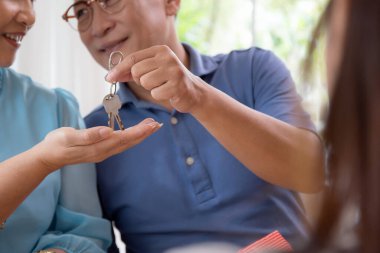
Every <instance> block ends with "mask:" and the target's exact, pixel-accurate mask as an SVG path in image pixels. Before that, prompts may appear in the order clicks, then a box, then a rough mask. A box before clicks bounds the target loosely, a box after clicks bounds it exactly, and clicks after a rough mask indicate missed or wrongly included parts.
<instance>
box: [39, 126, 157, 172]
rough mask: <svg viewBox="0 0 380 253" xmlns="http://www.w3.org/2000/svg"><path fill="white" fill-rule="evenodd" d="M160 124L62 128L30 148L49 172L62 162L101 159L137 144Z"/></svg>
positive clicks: (64, 163) (60, 165)
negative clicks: (123, 127) (113, 128)
mask: <svg viewBox="0 0 380 253" xmlns="http://www.w3.org/2000/svg"><path fill="white" fill-rule="evenodd" d="M160 127H161V125H160V124H159V123H157V122H156V121H154V120H153V119H145V120H144V121H142V122H140V123H139V124H137V125H135V126H132V127H130V128H127V129H125V130H124V131H113V130H112V129H111V128H109V127H103V126H100V127H94V128H89V129H83V130H76V129H74V128H69V127H62V128H59V129H56V130H54V131H52V132H51V133H49V134H48V135H47V136H46V137H45V139H44V140H43V141H42V142H40V143H39V144H38V145H36V146H35V147H33V150H34V152H35V154H36V155H37V157H38V159H39V161H40V163H41V165H42V166H43V167H44V168H46V169H47V172H48V173H50V172H52V171H54V170H56V169H58V168H60V167H62V166H64V165H69V164H77V163H86V162H100V161H102V160H104V159H106V158H108V157H110V156H112V155H115V154H118V153H120V152H122V151H124V150H126V149H128V148H130V147H132V146H134V145H136V144H138V143H140V142H141V141H142V140H144V139H145V138H147V137H148V136H150V135H151V134H152V133H154V132H155V131H156V130H158V129H159V128H160Z"/></svg>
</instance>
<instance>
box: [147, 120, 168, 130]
mask: <svg viewBox="0 0 380 253" xmlns="http://www.w3.org/2000/svg"><path fill="white" fill-rule="evenodd" d="M147 125H148V126H150V127H152V129H153V130H157V129H160V128H161V127H162V126H163V125H164V124H163V123H158V122H156V121H155V122H151V123H149V124H147Z"/></svg>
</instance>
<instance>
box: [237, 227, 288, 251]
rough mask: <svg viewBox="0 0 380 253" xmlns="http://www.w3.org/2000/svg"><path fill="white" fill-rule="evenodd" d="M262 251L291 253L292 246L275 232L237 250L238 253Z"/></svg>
mask: <svg viewBox="0 0 380 253" xmlns="http://www.w3.org/2000/svg"><path fill="white" fill-rule="evenodd" d="M263 250H281V251H293V248H292V246H291V245H290V244H289V242H288V241H286V239H285V238H284V237H283V236H282V235H281V234H280V232H278V231H277V230H276V231H274V232H272V233H270V234H269V235H267V236H265V237H263V238H261V239H260V240H258V241H256V242H254V243H252V244H250V245H248V246H247V247H245V248H243V249H241V250H239V252H238V253H259V252H262V251H263Z"/></svg>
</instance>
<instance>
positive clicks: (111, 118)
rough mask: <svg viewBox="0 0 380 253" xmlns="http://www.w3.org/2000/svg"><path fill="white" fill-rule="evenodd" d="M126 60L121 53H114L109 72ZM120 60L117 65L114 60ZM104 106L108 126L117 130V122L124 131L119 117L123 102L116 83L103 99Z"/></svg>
mask: <svg viewBox="0 0 380 253" xmlns="http://www.w3.org/2000/svg"><path fill="white" fill-rule="evenodd" d="M123 58H124V55H123V53H122V52H120V51H116V52H112V53H111V55H110V58H109V61H108V70H109V71H111V69H112V68H113V67H115V66H116V65H117V64H119V63H120V62H121V61H122V60H123ZM115 59H118V61H117V62H116V63H115V62H114V60H115ZM103 106H104V109H105V110H106V112H107V114H108V126H109V127H110V128H112V129H114V130H115V120H116V122H117V124H118V125H119V128H120V130H124V125H123V122H122V121H121V118H120V116H119V109H120V108H121V102H120V98H119V96H118V95H117V94H116V82H114V83H112V84H111V86H110V93H109V94H108V95H106V96H105V97H104V99H103Z"/></svg>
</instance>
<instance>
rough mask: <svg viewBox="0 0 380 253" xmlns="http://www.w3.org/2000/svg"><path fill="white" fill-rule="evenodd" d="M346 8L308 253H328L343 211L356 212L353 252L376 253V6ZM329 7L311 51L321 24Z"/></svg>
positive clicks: (379, 227) (379, 157)
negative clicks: (321, 190) (312, 252)
mask: <svg viewBox="0 0 380 253" xmlns="http://www.w3.org/2000/svg"><path fill="white" fill-rule="evenodd" d="M345 1H348V2H349V8H348V14H347V25H346V27H347V31H346V37H345V40H344V42H343V54H342V60H341V65H340V67H339V69H338V72H337V73H336V76H337V78H336V81H335V84H334V92H333V96H332V98H331V100H330V109H329V114H328V118H327V123H326V127H325V131H324V133H323V136H324V140H325V143H326V147H327V151H328V161H327V168H328V173H327V174H328V177H329V178H328V180H329V184H328V186H327V189H326V192H325V197H324V200H323V203H322V209H321V214H320V217H319V219H318V221H317V224H316V227H315V230H314V235H313V236H312V240H311V242H312V248H314V249H315V248H317V249H332V248H333V247H334V246H333V245H334V238H335V237H334V236H335V233H336V231H337V230H339V226H340V225H341V224H340V221H341V217H342V215H343V214H344V212H345V210H347V208H349V207H350V206H351V205H352V204H354V205H355V206H356V207H357V208H358V214H359V215H358V219H357V221H356V227H357V230H356V231H355V233H356V236H357V238H358V249H356V250H357V251H356V252H361V253H373V252H380V238H379V236H380V1H379V0H345ZM333 2H334V0H331V1H330V3H329V4H328V8H327V10H326V12H325V14H324V15H323V16H322V19H321V22H320V27H319V28H317V30H316V32H315V36H314V39H313V43H312V44H311V49H313V48H314V47H315V45H316V43H315V41H317V37H318V36H319V34H320V31H321V29H322V28H321V27H323V24H326V25H327V26H328V24H329V16H330V15H331V12H330V11H331V7H332V4H333Z"/></svg>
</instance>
